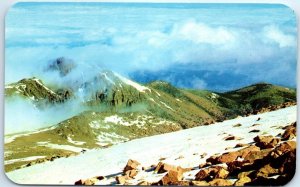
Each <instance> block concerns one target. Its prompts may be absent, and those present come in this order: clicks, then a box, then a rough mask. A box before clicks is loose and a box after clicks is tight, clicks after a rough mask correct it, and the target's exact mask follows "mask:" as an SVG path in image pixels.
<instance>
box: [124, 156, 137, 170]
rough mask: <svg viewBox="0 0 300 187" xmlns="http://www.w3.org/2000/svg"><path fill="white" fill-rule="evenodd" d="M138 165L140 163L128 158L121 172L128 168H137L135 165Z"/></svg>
mask: <svg viewBox="0 0 300 187" xmlns="http://www.w3.org/2000/svg"><path fill="white" fill-rule="evenodd" d="M139 165H140V163H139V162H138V161H136V160H131V159H129V160H128V162H127V164H126V166H125V168H124V170H123V172H124V173H125V172H126V171H128V170H133V169H137V167H138V166H139Z"/></svg>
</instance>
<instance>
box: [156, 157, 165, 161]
mask: <svg viewBox="0 0 300 187" xmlns="http://www.w3.org/2000/svg"><path fill="white" fill-rule="evenodd" d="M158 160H159V161H163V160H166V158H163V157H162V158H159V159H158Z"/></svg>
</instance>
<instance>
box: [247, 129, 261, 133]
mask: <svg viewBox="0 0 300 187" xmlns="http://www.w3.org/2000/svg"><path fill="white" fill-rule="evenodd" d="M257 132H260V130H258V129H253V130H251V131H249V133H257Z"/></svg>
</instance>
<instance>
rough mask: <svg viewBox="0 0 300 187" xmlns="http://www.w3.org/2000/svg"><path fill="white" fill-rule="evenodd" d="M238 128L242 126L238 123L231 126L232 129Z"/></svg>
mask: <svg viewBox="0 0 300 187" xmlns="http://www.w3.org/2000/svg"><path fill="white" fill-rule="evenodd" d="M240 126H242V124H240V123H238V124H235V125H233V126H232V127H240Z"/></svg>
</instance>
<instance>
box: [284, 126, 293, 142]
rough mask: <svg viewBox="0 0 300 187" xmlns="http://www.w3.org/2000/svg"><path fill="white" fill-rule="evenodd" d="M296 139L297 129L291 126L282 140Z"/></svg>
mask: <svg viewBox="0 0 300 187" xmlns="http://www.w3.org/2000/svg"><path fill="white" fill-rule="evenodd" d="M295 137H296V127H294V126H292V125H291V126H289V127H288V128H287V129H286V130H285V131H284V133H283V135H282V137H281V138H282V140H291V139H293V138H295Z"/></svg>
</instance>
